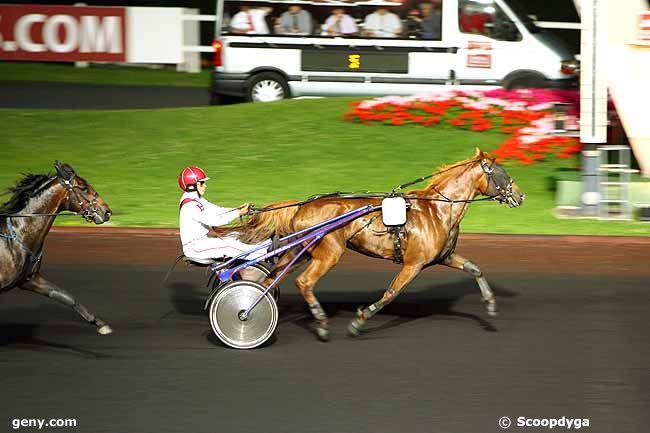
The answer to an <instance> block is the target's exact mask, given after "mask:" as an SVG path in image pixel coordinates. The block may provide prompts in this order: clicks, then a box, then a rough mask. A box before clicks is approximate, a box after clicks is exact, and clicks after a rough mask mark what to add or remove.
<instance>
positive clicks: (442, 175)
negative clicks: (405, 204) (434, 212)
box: [408, 149, 492, 193]
mask: <svg viewBox="0 0 650 433" xmlns="http://www.w3.org/2000/svg"><path fill="white" fill-rule="evenodd" d="M483 158H492V156H490V155H489V154H487V153H485V152H483V151H479V150H478V149H477V152H476V155H474V156H473V157H471V158H467V159H464V160H462V161H458V162H454V163H453V164H447V165H442V166H440V167H438V168H437V169H435V170H434V171H433V177H432V178H431V180H430V181H429V183H428V184H427V186H426V187H424V188H422V189H414V190H411V191H408V193H417V192H424V191H427V190H429V189H431V188H432V187H438V186H440V185H442V184H443V183H445V182H447V181H448V180H449V179H451V178H453V177H456V176H457V175H458V174H457V173H456V170H454V169H455V168H458V167H465V168H466V169H469V168H470V166H471V165H472V164H473V163H477V162H479V161H480V160H481V159H483Z"/></svg>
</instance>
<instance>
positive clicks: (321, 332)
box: [296, 233, 345, 341]
mask: <svg viewBox="0 0 650 433" xmlns="http://www.w3.org/2000/svg"><path fill="white" fill-rule="evenodd" d="M344 252H345V240H344V239H343V238H342V237H341V236H337V234H335V233H331V234H329V235H327V236H325V237H324V238H323V239H322V240H321V242H320V244H318V246H317V247H316V248H314V249H313V250H312V252H311V258H312V259H311V262H310V263H309V265H308V266H307V269H305V271H304V272H303V273H302V274H300V275H299V276H298V278H296V287H298V290H300V293H301V294H302V296H303V298H305V301H306V302H307V305H309V311H311V314H312V316H314V319H316V322H315V323H314V332H315V333H316V336H317V337H318V339H319V340H321V341H328V340H329V325H328V323H327V315H326V314H325V310H323V307H321V305H320V302H318V299H317V298H316V296H315V295H314V286H316V283H317V282H318V280H320V279H321V278H322V277H323V275H325V274H326V273H327V272H328V271H329V270H330V269H332V268H333V267H334V266H335V265H336V264H337V263H338V261H339V259H340V258H341V256H342V255H343V253H344Z"/></svg>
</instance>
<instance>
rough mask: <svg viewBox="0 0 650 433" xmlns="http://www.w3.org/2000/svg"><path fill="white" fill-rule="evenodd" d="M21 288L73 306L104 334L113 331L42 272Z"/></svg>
mask: <svg viewBox="0 0 650 433" xmlns="http://www.w3.org/2000/svg"><path fill="white" fill-rule="evenodd" d="M20 288H21V289H23V290H29V291H32V292H34V293H38V294H39V295H43V296H47V297H49V298H52V299H54V300H55V301H59V302H60V303H62V304H64V305H67V306H68V307H72V308H73V309H74V310H75V311H76V312H77V313H78V314H79V315H80V316H81V317H83V318H84V319H85V320H86V322H88V323H92V324H93V325H95V326H96V327H97V332H99V333H100V334H102V335H106V334H110V333H111V332H113V330H112V329H111V327H110V326H108V325H107V324H106V323H105V322H104V321H103V320H101V319H100V318H99V317H97V316H95V315H94V314H92V313H91V312H89V311H88V309H87V308H86V307H85V306H84V305H82V304H80V303H78V302H77V300H76V299H75V298H74V297H73V296H72V295H71V294H70V293H68V292H67V291H66V290H64V289H62V288H60V287H57V286H56V285H55V284H53V283H51V282H49V281H47V280H46V279H45V278H43V277H42V276H41V275H40V274H36V275H34V277H33V278H32V279H30V280H29V281H26V282H25V283H23V284H21V285H20Z"/></svg>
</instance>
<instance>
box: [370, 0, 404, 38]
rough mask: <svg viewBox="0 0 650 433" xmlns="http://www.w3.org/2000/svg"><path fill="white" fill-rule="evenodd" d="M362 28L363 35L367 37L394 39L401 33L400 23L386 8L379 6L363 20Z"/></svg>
mask: <svg viewBox="0 0 650 433" xmlns="http://www.w3.org/2000/svg"><path fill="white" fill-rule="evenodd" d="M363 28H364V33H365V35H366V36H369V37H373V38H396V37H397V35H399V34H400V33H401V32H402V22H401V21H400V19H399V17H398V16H397V15H395V14H394V13H392V12H389V11H388V10H387V9H386V7H384V6H379V7H377V10H376V11H375V12H373V13H371V14H369V15H367V16H366V19H365V20H363Z"/></svg>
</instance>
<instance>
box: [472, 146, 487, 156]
mask: <svg viewBox="0 0 650 433" xmlns="http://www.w3.org/2000/svg"><path fill="white" fill-rule="evenodd" d="M484 155H485V152H483V151H482V150H481V149H479V148H478V147H477V148H476V153H475V154H474V157H475V158H478V157H483V156H484Z"/></svg>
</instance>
